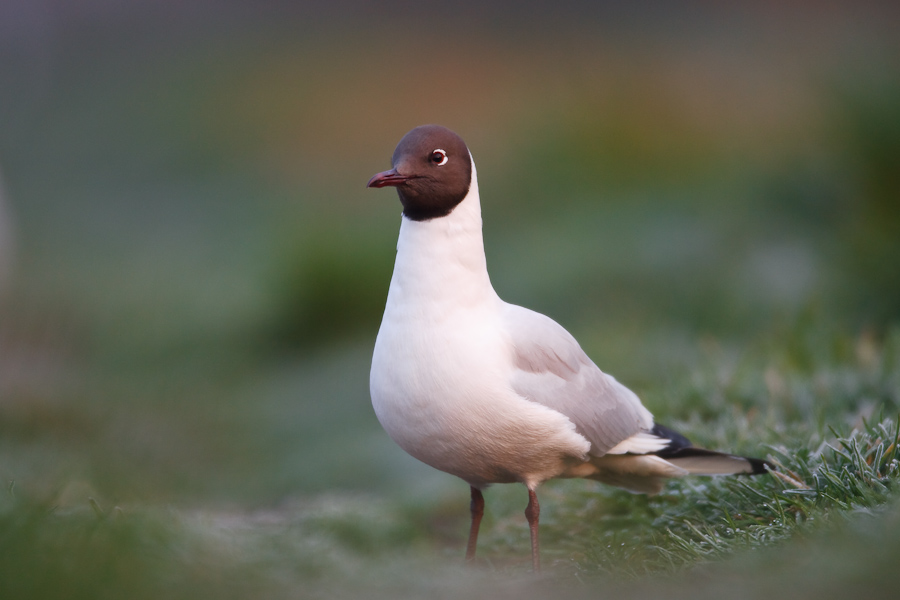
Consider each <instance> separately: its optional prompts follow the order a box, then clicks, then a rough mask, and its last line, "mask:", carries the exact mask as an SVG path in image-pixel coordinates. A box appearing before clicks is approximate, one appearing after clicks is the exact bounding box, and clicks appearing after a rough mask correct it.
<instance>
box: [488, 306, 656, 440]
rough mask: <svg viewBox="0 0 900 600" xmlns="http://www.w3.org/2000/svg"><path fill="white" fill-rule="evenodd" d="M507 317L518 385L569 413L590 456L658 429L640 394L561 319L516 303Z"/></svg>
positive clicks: (514, 384)
mask: <svg viewBox="0 0 900 600" xmlns="http://www.w3.org/2000/svg"><path fill="white" fill-rule="evenodd" d="M503 317H504V325H505V327H506V329H507V334H508V336H509V338H510V341H511V342H512V345H513V348H514V361H515V363H514V364H515V366H516V369H515V371H514V374H513V376H512V381H511V384H512V387H513V389H514V390H515V391H516V393H518V394H520V395H521V396H523V397H525V398H527V399H528V400H531V401H532V402H537V403H538V404H543V405H544V406H547V407H548V408H552V409H553V410H556V411H558V412H560V413H562V414H564V415H566V416H567V417H568V418H569V419H570V420H571V421H572V422H573V423H574V424H575V428H576V430H577V431H578V433H580V434H581V435H583V436H584V437H585V438H587V440H588V441H589V442H591V450H590V454H592V455H594V456H602V455H604V454H606V452H607V451H608V450H609V449H610V448H613V447H614V446H616V445H617V444H619V442H621V441H623V440H625V439H627V438H629V437H631V436H633V435H635V434H636V433H639V432H641V431H649V430H650V429H651V428H652V427H653V415H651V414H650V411H648V410H647V409H646V408H644V406H643V405H642V404H641V401H640V400H639V399H638V397H637V396H636V395H635V394H634V392H632V391H631V390H629V389H628V388H626V387H625V386H623V385H622V384H620V383H619V382H618V381H616V380H615V378H613V377H612V376H610V375H607V374H605V373H603V371H601V370H600V369H599V368H598V367H597V365H595V364H594V363H593V362H592V361H591V359H590V358H588V356H587V354H585V353H584V350H582V349H581V346H579V345H578V342H577V341H575V338H574V337H572V335H571V334H570V333H569V332H568V331H566V330H565V329H564V328H563V327H562V326H561V325H559V324H558V323H557V322H556V321H554V320H553V319H550V318H549V317H546V316H544V315H542V314H540V313H536V312H534V311H531V310H528V309H527V308H522V307H521V306H515V305H512V304H507V305H506V307H505V310H504V314H503Z"/></svg>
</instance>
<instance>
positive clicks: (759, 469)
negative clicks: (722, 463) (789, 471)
mask: <svg viewBox="0 0 900 600" xmlns="http://www.w3.org/2000/svg"><path fill="white" fill-rule="evenodd" d="M742 458H744V459H745V460H746V461H747V462H748V463H750V466H751V467H753V470H752V471H751V472H749V473H747V475H765V474H766V473H768V472H769V471H774V470H775V465H773V464H772V463H770V462H769V461H767V460H763V459H761V458H751V457H749V456H744V457H742Z"/></svg>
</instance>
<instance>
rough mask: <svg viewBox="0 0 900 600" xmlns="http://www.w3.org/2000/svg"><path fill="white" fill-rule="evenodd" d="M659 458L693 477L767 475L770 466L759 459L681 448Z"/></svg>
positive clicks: (700, 449) (701, 449)
mask: <svg viewBox="0 0 900 600" xmlns="http://www.w3.org/2000/svg"><path fill="white" fill-rule="evenodd" d="M657 456H660V455H659V454H657ZM660 458H663V459H665V460H666V461H668V462H670V463H672V464H673V465H675V466H677V467H681V468H682V469H684V470H685V471H688V472H689V473H692V474H694V475H739V474H745V475H762V474H763V473H768V470H769V469H768V467H769V466H770V465H769V463H768V462H766V461H764V460H762V459H760V458H751V457H747V456H735V455H733V454H725V453H723V452H714V451H712V450H706V449H703V448H694V447H690V448H682V449H680V450H677V451H675V452H670V453H668V454H667V455H666V456H660Z"/></svg>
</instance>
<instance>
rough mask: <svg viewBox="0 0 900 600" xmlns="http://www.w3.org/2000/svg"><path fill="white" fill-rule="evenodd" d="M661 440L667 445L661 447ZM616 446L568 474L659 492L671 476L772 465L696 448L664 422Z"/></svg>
mask: <svg viewBox="0 0 900 600" xmlns="http://www.w3.org/2000/svg"><path fill="white" fill-rule="evenodd" d="M654 440H655V442H654ZM661 444H665V445H664V447H662V448H661V449H658V448H659V447H660V445H661ZM651 448H653V450H650V449H651ZM615 450H616V452H610V453H607V454H604V455H603V456H594V457H591V459H590V461H589V463H587V465H582V466H580V467H578V468H577V469H575V470H573V471H572V472H571V473H569V474H568V475H567V476H569V477H587V478H589V479H594V480H596V481H601V482H603V483H606V484H609V485H614V486H616V487H620V488H624V489H626V490H628V491H630V492H634V493H638V494H656V493H658V492H659V491H660V490H662V487H663V483H664V482H665V480H666V479H669V478H671V477H682V476H684V475H761V474H763V473H768V472H769V471H770V470H772V469H773V467H772V465H771V464H770V463H769V462H767V461H765V460H762V459H760V458H750V457H746V456H736V455H734V454H727V453H724V452H716V451H714V450H707V449H705V448H697V447H695V446H693V445H692V444H691V441H690V440H689V439H687V438H686V437H684V436H683V435H681V434H680V433H677V432H675V431H672V430H671V429H669V428H668V427H664V426H662V425H654V426H653V429H652V430H651V431H650V432H643V433H641V434H638V435H636V436H634V437H632V438H629V439H628V440H624V441H623V442H622V443H620V444H619V445H618V446H616V448H615ZM585 467H587V468H586V469H585Z"/></svg>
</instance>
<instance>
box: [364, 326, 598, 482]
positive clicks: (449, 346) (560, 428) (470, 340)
mask: <svg viewBox="0 0 900 600" xmlns="http://www.w3.org/2000/svg"><path fill="white" fill-rule="evenodd" d="M491 317H492V315H491V314H490V311H489V310H485V311H483V312H482V313H473V311H466V313H465V314H457V315H455V316H454V315H453V314H447V315H441V316H440V318H439V319H436V320H434V321H432V322H431V323H429V326H428V327H422V326H421V320H420V321H419V325H418V326H413V324H412V323H411V320H410V319H408V318H407V315H406V314H404V313H403V312H401V311H394V312H393V313H392V312H386V313H385V317H384V321H383V322H382V325H381V329H380V331H379V333H378V339H377V341H376V343H375V352H374V355H373V358H372V371H371V375H370V389H371V394H372V405H373V407H374V409H375V414H376V415H377V416H378V419H379V421H380V422H381V424H382V426H383V427H384V429H385V430H386V431H387V433H388V434H389V435H390V436H391V437H392V438H393V439H394V441H396V442H397V444H399V445H400V447H402V448H403V449H404V450H406V451H407V452H408V453H409V454H411V455H412V456H414V457H415V458H417V459H419V460H421V461H422V462H424V463H426V464H428V465H431V466H432V467H435V468H437V469H440V470H442V471H446V472H448V473H451V474H453V475H456V476H458V477H460V478H462V479H464V480H465V481H467V482H469V483H470V484H472V485H475V486H477V487H483V486H484V485H485V484H488V483H509V482H514V481H521V482H523V483H526V484H530V483H533V484H537V483H540V482H541V481H544V480H546V479H549V478H551V477H555V476H557V475H560V474H561V473H563V472H564V471H565V470H566V468H567V466H569V465H571V464H572V463H573V462H578V461H580V460H581V459H582V457H583V456H584V455H585V454H586V453H587V450H588V448H589V443H588V442H587V440H585V439H584V437H582V436H581V435H579V434H578V433H576V432H575V428H574V425H573V424H572V423H571V421H569V419H568V418H566V417H565V416H564V415H562V414H560V413H558V412H556V411H554V410H551V409H549V408H547V407H545V406H542V405H539V404H536V403H534V402H530V401H528V400H526V399H524V398H522V397H521V396H519V395H518V394H516V393H515V392H514V391H513V390H512V389H511V387H510V385H509V381H510V375H511V373H512V369H513V365H512V354H511V350H510V348H509V347H508V346H507V342H506V340H505V339H504V337H503V335H502V332H500V331H498V330H497V329H496V326H495V323H496V319H492V318H491Z"/></svg>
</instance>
